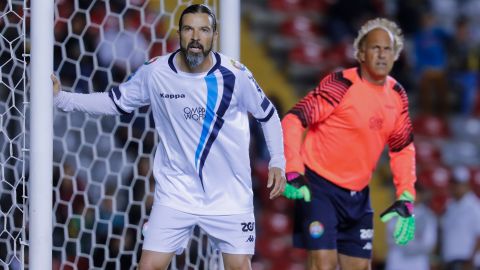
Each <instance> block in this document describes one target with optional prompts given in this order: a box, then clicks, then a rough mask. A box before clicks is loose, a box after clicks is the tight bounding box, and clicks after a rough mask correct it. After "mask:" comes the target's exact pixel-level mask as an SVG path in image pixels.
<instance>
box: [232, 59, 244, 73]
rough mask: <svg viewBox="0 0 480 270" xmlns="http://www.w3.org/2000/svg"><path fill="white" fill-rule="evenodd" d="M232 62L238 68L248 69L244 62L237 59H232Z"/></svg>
mask: <svg viewBox="0 0 480 270" xmlns="http://www.w3.org/2000/svg"><path fill="white" fill-rule="evenodd" d="M230 62H231V63H232V66H234V67H236V68H238V69H240V70H242V71H243V70H245V69H246V68H245V66H244V65H243V64H242V63H240V62H238V61H237V60H234V59H230Z"/></svg>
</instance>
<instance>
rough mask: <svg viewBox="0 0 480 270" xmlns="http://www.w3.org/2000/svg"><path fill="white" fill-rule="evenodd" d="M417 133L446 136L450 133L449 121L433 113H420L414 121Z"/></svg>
mask: <svg viewBox="0 0 480 270" xmlns="http://www.w3.org/2000/svg"><path fill="white" fill-rule="evenodd" d="M412 125H413V132H414V133H415V135H417V136H418V135H420V136H426V137H436V138H446V137H448V136H449V135H450V132H449V129H448V123H447V122H446V121H445V120H443V119H441V118H439V117H435V116H432V115H420V116H417V117H415V119H414V120H413V122H412Z"/></svg>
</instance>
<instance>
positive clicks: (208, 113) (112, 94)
mask: <svg viewBox="0 0 480 270" xmlns="http://www.w3.org/2000/svg"><path fill="white" fill-rule="evenodd" d="M178 34H179V37H180V47H181V48H180V49H179V50H177V51H176V52H173V53H171V54H168V55H165V56H161V57H157V58H154V59H152V60H150V61H148V62H147V63H146V64H145V65H143V66H142V67H140V68H139V69H138V70H137V72H136V73H135V74H134V75H132V76H131V77H130V79H129V80H128V81H127V82H124V83H122V84H120V85H119V86H118V87H114V88H112V89H111V90H109V91H108V92H104V93H94V94H74V93H68V92H64V91H59V90H60V83H59V81H58V80H57V78H56V77H55V76H53V75H52V80H53V84H54V96H55V105H56V106H57V107H58V108H60V109H62V110H64V111H83V112H87V113H91V114H102V115H103V114H113V115H115V114H122V113H132V111H134V110H135V109H136V108H138V107H141V106H145V105H150V106H151V108H152V113H153V117H154V121H155V126H156V130H157V132H158V135H159V138H160V141H159V144H158V146H157V151H156V153H155V159H154V164H153V173H154V176H155V182H156V184H155V200H154V204H153V207H152V211H151V214H150V218H149V224H148V228H147V229H146V230H145V232H144V234H145V240H144V245H143V250H142V256H141V259H140V263H139V268H140V269H141V270H150V269H167V267H168V265H169V264H170V261H171V259H172V257H173V256H174V254H175V253H177V254H178V253H181V252H182V251H183V250H184V249H185V247H186V246H187V243H188V241H189V236H190V233H191V232H192V230H193V228H194V226H195V225H198V226H200V227H201V228H202V229H203V230H204V231H205V232H206V233H207V234H208V235H209V239H210V240H211V241H212V242H213V243H214V244H215V245H216V246H217V247H218V249H219V250H220V251H221V252H222V256H223V261H224V265H225V269H251V263H250V258H251V255H253V253H254V246H255V240H254V239H255V226H254V222H255V217H254V213H253V193H252V181H251V169H250V161H249V154H248V152H249V151H248V146H249V140H250V131H249V126H248V113H251V114H252V115H253V117H255V118H256V119H257V121H259V122H260V123H261V124H262V129H263V132H264V134H265V138H266V142H267V146H268V149H269V152H270V156H271V160H270V163H269V176H268V177H269V179H268V184H267V187H268V188H271V192H270V198H271V199H273V198H275V197H277V196H279V195H281V194H282V192H283V191H284V188H285V182H286V180H285V177H284V170H285V158H284V154H283V139H282V129H281V125H280V120H279V117H278V115H277V112H276V109H275V107H274V106H273V104H272V103H271V102H270V101H269V99H268V98H267V97H266V96H265V94H264V93H263V91H262V89H261V88H260V87H259V85H258V84H257V83H256V81H255V79H254V78H253V76H252V74H251V73H250V71H249V70H248V69H247V68H246V67H245V66H243V65H242V64H240V63H239V62H237V61H236V60H233V59H231V58H229V57H227V56H225V55H222V54H220V53H218V52H214V51H212V46H213V43H214V42H215V40H216V39H217V36H218V33H217V30H216V18H215V14H214V13H213V12H212V11H211V10H210V9H209V8H208V7H207V6H205V5H191V6H189V7H187V8H186V9H185V10H184V11H183V13H182V15H181V17H180V20H179V30H178Z"/></svg>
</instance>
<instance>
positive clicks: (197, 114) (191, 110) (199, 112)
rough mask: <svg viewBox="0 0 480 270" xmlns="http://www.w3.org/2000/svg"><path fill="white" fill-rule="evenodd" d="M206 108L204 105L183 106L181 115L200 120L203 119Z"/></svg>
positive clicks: (187, 118)
mask: <svg viewBox="0 0 480 270" xmlns="http://www.w3.org/2000/svg"><path fill="white" fill-rule="evenodd" d="M205 112H206V109H205V108H204V107H185V108H183V115H184V116H185V120H190V119H191V120H195V121H200V120H203V119H205Z"/></svg>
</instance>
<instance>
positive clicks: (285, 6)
mask: <svg viewBox="0 0 480 270" xmlns="http://www.w3.org/2000/svg"><path fill="white" fill-rule="evenodd" d="M268 7H269V8H270V9H273V10H277V11H282V12H287V13H290V12H293V11H297V12H298V11H302V10H303V8H304V6H303V1H302V0H268Z"/></svg>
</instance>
